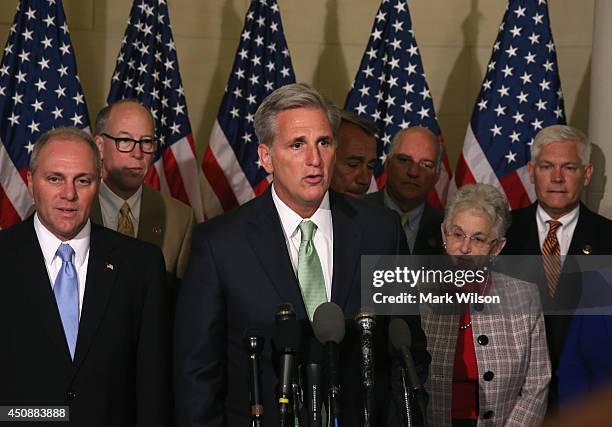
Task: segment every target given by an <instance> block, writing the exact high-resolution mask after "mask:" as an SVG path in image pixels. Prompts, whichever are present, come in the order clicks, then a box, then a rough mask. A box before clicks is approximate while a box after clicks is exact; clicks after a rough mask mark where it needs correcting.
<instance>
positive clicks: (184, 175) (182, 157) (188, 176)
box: [170, 137, 204, 222]
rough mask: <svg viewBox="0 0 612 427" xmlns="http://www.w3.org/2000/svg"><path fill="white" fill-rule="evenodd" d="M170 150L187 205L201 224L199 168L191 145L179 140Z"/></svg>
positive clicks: (183, 139)
mask: <svg viewBox="0 0 612 427" xmlns="http://www.w3.org/2000/svg"><path fill="white" fill-rule="evenodd" d="M170 149H171V150H172V154H174V158H175V159H176V164H177V166H178V170H179V173H180V175H181V179H182V181H183V186H184V188H185V192H186V193H187V197H189V204H190V205H191V208H192V209H193V211H194V213H195V216H196V219H197V221H198V222H201V221H203V220H204V214H203V211H202V196H201V195H200V187H199V184H200V183H199V179H198V175H199V170H200V168H198V164H197V162H196V158H195V156H194V153H193V151H192V150H191V145H189V140H188V139H187V138H186V137H184V138H181V139H179V140H178V141H177V142H175V143H174V144H172V145H171V146H170Z"/></svg>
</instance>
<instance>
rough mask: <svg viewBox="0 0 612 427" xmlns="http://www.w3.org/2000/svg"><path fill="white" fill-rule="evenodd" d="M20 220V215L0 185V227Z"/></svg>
mask: <svg viewBox="0 0 612 427" xmlns="http://www.w3.org/2000/svg"><path fill="white" fill-rule="evenodd" d="M19 222H21V217H20V216H19V214H18V213H17V211H16V210H15V208H14V207H13V204H12V203H11V201H10V199H9V198H8V197H7V196H6V193H5V192H4V188H2V186H1V185H0V227H1V228H8V227H10V226H11V225H15V224H17V223H19Z"/></svg>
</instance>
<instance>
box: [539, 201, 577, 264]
mask: <svg viewBox="0 0 612 427" xmlns="http://www.w3.org/2000/svg"><path fill="white" fill-rule="evenodd" d="M579 213H580V205H578V206H576V207H575V208H574V209H573V210H572V211H571V212H568V213H566V214H565V215H563V216H562V217H561V218H558V219H556V220H555V221H559V222H560V223H561V226H560V227H559V228H558V229H557V240H558V241H559V249H560V251H561V256H562V257H565V255H567V252H568V251H569V247H570V244H571V243H572V236H573V235H574V230H575V229H576V224H577V223H578V215H579ZM551 219H552V218H551V217H550V215H548V214H547V213H546V211H545V210H544V209H542V207H541V206H540V205H539V204H538V208H537V210H536V222H537V223H538V237H539V238H540V249H541V248H542V246H544V240H546V236H547V235H548V230H549V228H550V226H549V225H548V223H547V222H546V221H549V220H551Z"/></svg>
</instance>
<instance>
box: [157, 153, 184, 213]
mask: <svg viewBox="0 0 612 427" xmlns="http://www.w3.org/2000/svg"><path fill="white" fill-rule="evenodd" d="M162 157H163V158H164V161H163V166H164V173H165V174H166V181H167V182H168V188H169V189H170V194H171V195H172V197H174V198H175V199H178V200H180V201H181V202H183V203H185V204H187V205H191V203H189V195H188V194H187V191H185V184H183V178H182V177H181V173H180V171H179V166H178V164H177V163H176V157H174V153H173V152H172V150H165V151H164V154H163V155H162Z"/></svg>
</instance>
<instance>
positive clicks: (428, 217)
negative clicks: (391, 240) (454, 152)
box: [364, 188, 444, 255]
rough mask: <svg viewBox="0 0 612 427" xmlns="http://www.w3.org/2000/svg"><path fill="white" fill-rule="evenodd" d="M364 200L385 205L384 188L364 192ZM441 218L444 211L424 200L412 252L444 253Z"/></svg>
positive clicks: (418, 253) (425, 253) (422, 253)
mask: <svg viewBox="0 0 612 427" xmlns="http://www.w3.org/2000/svg"><path fill="white" fill-rule="evenodd" d="M364 200H365V201H366V202H369V203H372V204H375V205H378V206H385V190H384V188H383V189H381V190H379V191H377V192H375V193H370V194H366V195H365V197H364ZM443 220H444V213H443V212H442V211H441V210H440V209H436V208H434V207H432V206H431V205H430V204H429V203H427V202H425V209H424V210H423V216H421V222H420V224H419V231H418V233H417V237H416V240H415V242H414V248H412V254H414V255H441V254H443V253H444V249H443V245H442V236H441V232H440V225H441V224H442V221H443Z"/></svg>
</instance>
